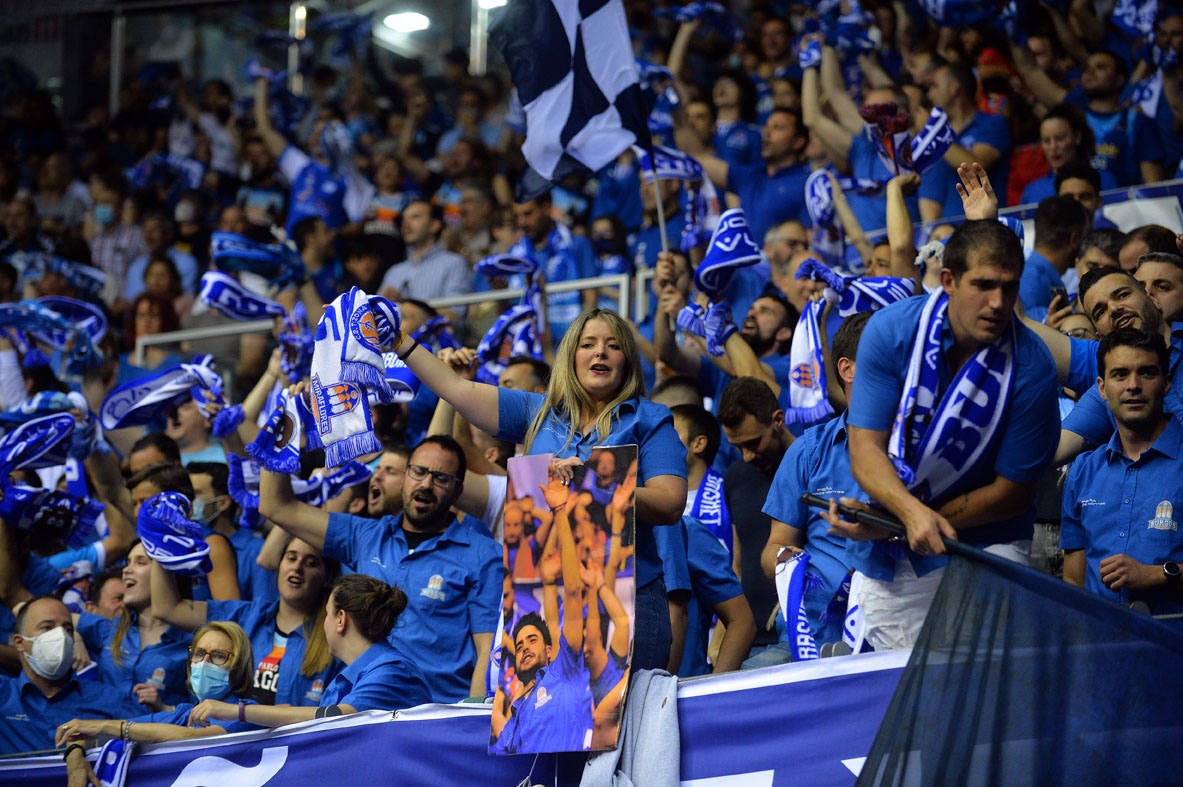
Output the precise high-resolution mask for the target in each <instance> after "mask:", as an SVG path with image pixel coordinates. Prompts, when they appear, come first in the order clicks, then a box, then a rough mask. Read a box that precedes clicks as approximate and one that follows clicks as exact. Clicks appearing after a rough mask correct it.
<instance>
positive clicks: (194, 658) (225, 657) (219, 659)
mask: <svg viewBox="0 0 1183 787" xmlns="http://www.w3.org/2000/svg"><path fill="white" fill-rule="evenodd" d="M233 655H234V654H233V653H231V652H230V651H228V650H205V649H204V648H190V649H189V661H191V662H193V663H194V664H197V663H198V662H201V661H209V662H210V663H211V664H216V665H218V666H219V667H225V666H226V664H228V663H229V662H230V657H231V656H233Z"/></svg>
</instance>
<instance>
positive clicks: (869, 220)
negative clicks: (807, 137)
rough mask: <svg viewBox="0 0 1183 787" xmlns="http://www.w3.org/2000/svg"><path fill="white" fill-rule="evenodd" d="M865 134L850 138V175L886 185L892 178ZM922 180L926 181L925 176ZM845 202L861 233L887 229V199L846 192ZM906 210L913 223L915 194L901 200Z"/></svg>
mask: <svg viewBox="0 0 1183 787" xmlns="http://www.w3.org/2000/svg"><path fill="white" fill-rule="evenodd" d="M867 133H868V132H866V131H864V132H863V133H861V134H855V135H854V136H852V137H851V138H850V152H849V153H847V154H846V159H847V161H849V162H850V172H851V175H853V176H854V177H856V178H859V179H862V180H874V181H878V182H879V183H886V182H887V181H889V180H891V179H892V178H893V177H895V173H894V172H890V171H889V170H888V169H887V167H886V166H885V165H884V164H883V160H882V159H880V158H879V154H878V153H876V152H875V145H874V143H872V142H871V140H870V139H869V138H868V137H867ZM925 177H928V176H927V175H925ZM846 201H847V202H848V203H850V210H851V211H852V212H853V213H854V217H855V218H856V219H857V220H858V224H859V226H860V227H862V229H863V231H864V232H874V231H875V230H881V229H883V228H884V227H886V226H887V199H886V198H885V197H884V195H883V194H860V193H859V192H858V191H848V192H846ZM904 203H905V204H906V205H907V206H908V215H909V216H911V217H912V220H913V221H916V220H917V219H919V217H920V209H919V206H918V204H919V196H918V195H917V194H915V193H913V194H909V195H907V196H906V197H904Z"/></svg>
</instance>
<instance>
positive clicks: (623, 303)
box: [135, 271, 645, 366]
mask: <svg viewBox="0 0 1183 787" xmlns="http://www.w3.org/2000/svg"><path fill="white" fill-rule="evenodd" d="M644 273H645V272H644V271H642V272H641V273H639V274H638V277H640V276H641V275H644ZM631 285H632V279H631V277H630V276H629V275H628V274H625V273H616V274H612V275H611V276H595V277H592V278H590V279H576V280H574V281H562V282H554V283H553V284H547V285H546V291H547V292H572V291H576V290H585V289H587V288H588V287H619V288H620V290H619V292H618V293H617V298H616V305H617V311H618V312H619V313H620V314H621V315H622V316H623V317H625V318H626V319H627V318H628V314H629V309H628V307H629V301H630V300H631V298H630V297H629V293H630V292H631ZM523 292H525V290H522V289H521V288H517V287H515V288H513V289H504V290H489V291H488V292H474V293H469V294H467V295H451V296H448V297H446V298H436V299H434V300H432V301H430V304H431V305H432V306H434V307H436V308H437V309H438V308H444V307H449V306H467V305H469V304H473V303H486V302H488V301H508V300H513V299H516V298H520V297H522V293H523ZM274 327H275V322H274V320H251V321H249V322H232V323H229V324H227V325H211V326H209V327H204V328H182V329H181V330H179V331H169V332H168V333H154V334H152V335H151V336H138V337H136V347H135V363H136V365H138V366H143V365H144V352H145V350H147V348H148V347H149V346H151V345H156V344H175V343H177V342H185V341H193V340H196V339H209V338H213V337H215V336H235V335H238V334H243V333H256V332H259V331H271V330H272V329H273V328H274Z"/></svg>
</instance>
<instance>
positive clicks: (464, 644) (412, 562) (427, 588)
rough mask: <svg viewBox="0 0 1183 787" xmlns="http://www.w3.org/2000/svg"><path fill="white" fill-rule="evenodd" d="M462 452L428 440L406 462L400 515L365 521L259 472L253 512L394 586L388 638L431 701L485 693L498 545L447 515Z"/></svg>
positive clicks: (498, 585)
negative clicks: (398, 598)
mask: <svg viewBox="0 0 1183 787" xmlns="http://www.w3.org/2000/svg"><path fill="white" fill-rule="evenodd" d="M464 472H465V461H464V451H463V449H462V448H461V447H460V445H459V444H457V443H456V441H455V440H453V439H452V438H451V437H447V436H442V435H441V436H435V437H428V438H426V439H425V440H423V442H421V443H420V444H419V445H418V446H417V447H416V448H415V450H414V452H413V453H412V454H411V458H410V461H409V462H407V465H406V472H405V473H404V474H403V479H402V509H403V511H402V513H401V514H399V515H397V516H391V515H386V516H383V517H382V518H381V519H378V520H373V519H369V518H366V517H358V516H352V515H349V514H329V513H326V512H324V511H322V510H320V509H318V508H314V507H312V506H310V505H307V504H305V503H301V502H300V501H298V500H297V499H296V497H295V495H294V494H293V493H292V488H291V481H290V479H289V478H288V477H287V476H286V475H281V474H277V473H271V472H268V471H263V473H262V478H261V479H260V482H259V511H260V513H262V514H263V515H264V516H266V517H267V518H268V519H270V520H271V521H272V522H274V523H275V524H277V525H279V526H280V527H282V528H283V529H284V530H286V531H287V532H289V533H291V534H292V535H294V536H296V537H297V538H299V539H302V540H304V541H306V542H308V543H309V544H310V545H312V546H313V548H315V549H319V550H321V551H322V552H323V554H324V555H325V557H329V558H333V559H335V560H339V561H340V562H341V563H342V564H344V565H350V566H353V567H354V568H355V569H356V570H357V571H358V572H360V573H363V574H369V575H370V576H373V577H377V578H378V579H381V580H382V581H383V582H387V583H389V584H391V585H395V586H397V587H399V588H401V589H403V590H404V592H406V594H407V599H408V602H407V609H406V611H405V612H403V614H402V615H400V616H399V620H398V623H397V624H396V625H395V627H394V630H393V631H391V633H390V642H391V644H392V645H394V646H395V647H397V648H399V649H400V650H401V651H402V652H403V653H405V654H406V655H407V656H408V657H409V658H411V659H412V660H414V662H415V663H416V664H417V665H418V666H419V668H420V669H421V670H422V671H423V674H424V676H425V677H426V678H427V682H428V686H429V687H430V689H431V695H432V700H433V701H435V702H457V701H459V700H462V699H465V698H466V697H470V696H477V697H484V696H485V666H486V664H487V662H488V657H489V647H490V645H491V644H492V641H493V632H494V631H495V630H496V628H497V615H498V612H499V611H500V605H501V590H502V574H503V569H502V562H501V548H500V547H499V546H498V545H497V543H496V542H495V541H494V540H493V539H492V538H490V537H488V536H487V535H484V534H482V533H480V532H478V531H477V529H475V528H472V527H468V526H467V525H464V524H462V523H458V522H457V521H456V517H455V515H453V514H452V511H451V508H452V504H453V503H455V501H456V498H457V497H459V496H460V492H461V490H462V487H463V478H464Z"/></svg>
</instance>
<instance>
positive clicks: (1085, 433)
mask: <svg viewBox="0 0 1183 787" xmlns="http://www.w3.org/2000/svg"><path fill="white" fill-rule="evenodd" d="M1093 381H1094V383H1095V382H1096V378H1093ZM1061 427H1062V428H1064V429H1067V430H1068V431H1069V432H1073V433H1074V434H1078V435H1080V436H1081V437H1083V438H1084V439H1085V441H1086V442H1089V443H1092V444H1093V445H1100V444H1101V443H1104V442H1106V441H1107V440H1108V439H1109V438H1110V437H1112V436H1113V430H1114V428H1115V427H1114V424H1113V414H1112V413H1110V412H1109V405H1107V404H1105V400H1104V399H1102V398H1101V392H1100V391H1098V390H1097V386H1096V385H1095V384H1094V385H1091V386H1089V388H1088V389H1087V390H1085V392H1084V393H1082V394H1081V395H1080V399H1078V400H1077V402H1076V407H1073V408H1072V412H1070V413H1068V417H1067V418H1065V419H1064V423H1063V424H1061Z"/></svg>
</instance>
